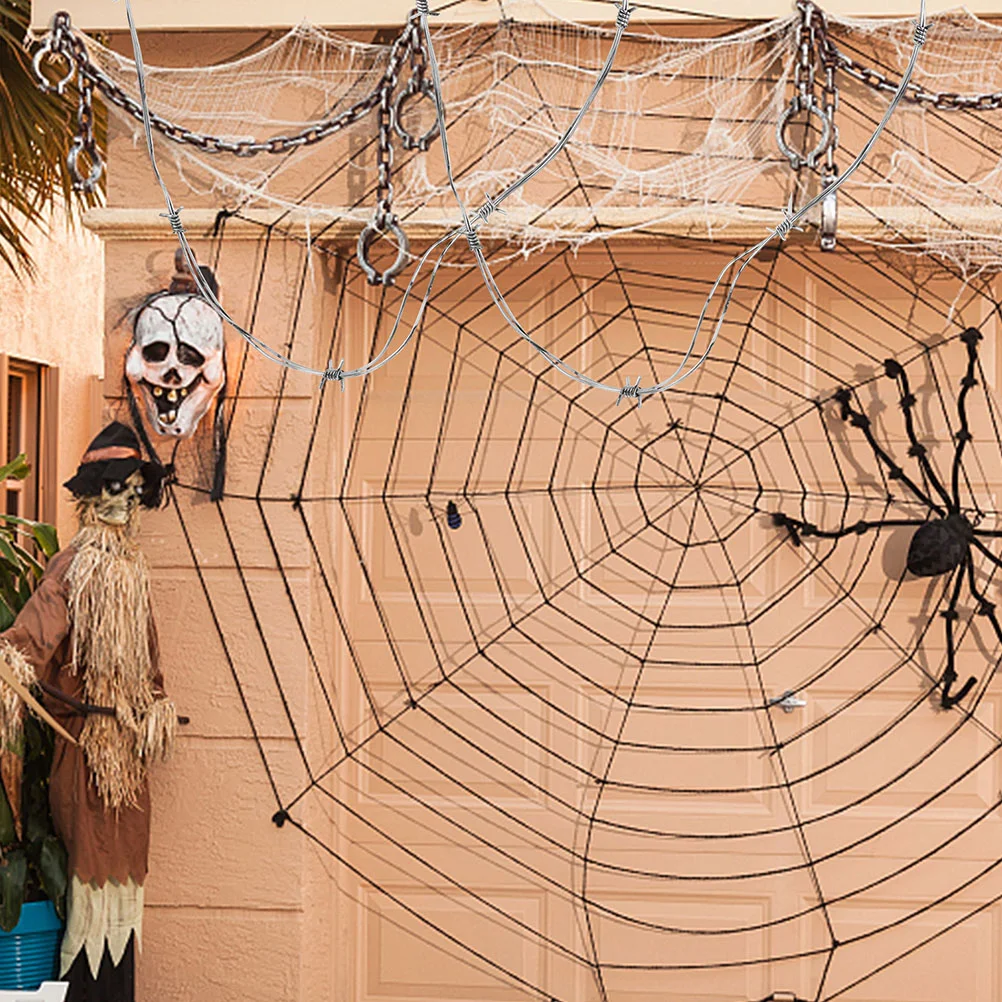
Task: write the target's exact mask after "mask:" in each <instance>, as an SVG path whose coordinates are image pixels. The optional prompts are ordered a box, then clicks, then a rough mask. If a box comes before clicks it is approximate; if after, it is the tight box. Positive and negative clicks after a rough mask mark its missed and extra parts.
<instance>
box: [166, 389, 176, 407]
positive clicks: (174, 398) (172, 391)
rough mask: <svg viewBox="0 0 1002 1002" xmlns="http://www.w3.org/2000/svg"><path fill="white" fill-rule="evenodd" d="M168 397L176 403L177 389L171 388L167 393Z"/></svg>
mask: <svg viewBox="0 0 1002 1002" xmlns="http://www.w3.org/2000/svg"><path fill="white" fill-rule="evenodd" d="M167 399H168V400H169V401H170V402H171V403H172V404H176V403H177V390H171V391H170V393H168V394H167Z"/></svg>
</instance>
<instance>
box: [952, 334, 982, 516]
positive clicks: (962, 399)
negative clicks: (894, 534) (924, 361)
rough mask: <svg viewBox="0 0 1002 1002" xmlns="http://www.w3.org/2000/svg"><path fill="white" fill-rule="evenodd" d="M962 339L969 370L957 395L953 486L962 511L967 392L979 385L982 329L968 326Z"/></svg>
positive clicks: (967, 437)
mask: <svg viewBox="0 0 1002 1002" xmlns="http://www.w3.org/2000/svg"><path fill="white" fill-rule="evenodd" d="M960 340H961V341H963V342H964V344H965V345H967V372H965V373H964V378H963V379H961V381H960V393H959V394H958V395H957V417H958V418H959V419H960V430H959V431H958V432H957V436H956V438H957V447H956V450H955V452H954V453H953V477H952V483H951V487H952V488H953V505H954V508H953V510H954V511H960V460H961V457H962V456H963V454H964V446H965V445H967V443H968V442H969V441H970V440H971V429H970V427H969V425H968V423H967V394H968V393H970V392H971V390H972V389H973V388H974V387H975V386H977V385H978V381H977V380H976V379H975V378H974V370H975V367H976V366H977V364H978V342H979V341H980V340H981V331H979V330H978V329H977V328H976V327H968V328H967V330H965V331H964V333H963V334H961V335H960Z"/></svg>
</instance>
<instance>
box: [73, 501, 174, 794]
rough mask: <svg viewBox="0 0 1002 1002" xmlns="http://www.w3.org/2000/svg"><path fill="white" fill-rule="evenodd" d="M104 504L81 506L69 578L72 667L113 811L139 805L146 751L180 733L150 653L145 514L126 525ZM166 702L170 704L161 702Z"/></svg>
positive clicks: (100, 783)
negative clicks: (157, 686)
mask: <svg viewBox="0 0 1002 1002" xmlns="http://www.w3.org/2000/svg"><path fill="white" fill-rule="evenodd" d="M96 502H97V499H90V498H83V499H81V500H80V501H79V503H78V513H79V516H80V530H79V532H78V533H77V535H76V537H75V538H74V539H73V543H72V546H73V548H74V549H75V550H76V553H75V555H74V557H73V562H72V563H71V565H70V568H69V572H68V575H67V581H68V584H69V611H70V619H71V622H72V624H73V643H72V665H71V667H72V670H73V671H74V672H76V673H80V674H81V676H82V678H83V690H84V697H85V699H86V701H87V702H88V703H93V704H95V705H98V706H112V707H114V708H115V714H116V715H115V716H114V717H111V716H107V715H104V714H91V715H90V716H88V717H87V721H86V723H85V724H84V727H83V731H82V733H81V735H80V744H81V745H82V746H83V749H84V754H85V755H86V758H87V765H88V767H89V768H90V772H91V774H92V775H93V777H94V782H95V784H96V786H97V789H98V792H99V793H100V794H101V797H102V799H103V800H104V802H105V804H106V805H107V806H108V807H109V808H114V809H117V808H119V807H122V806H135V805H136V804H137V803H138V797H139V794H140V792H141V791H142V789H143V784H144V783H145V780H146V757H147V753H149V752H155V753H157V754H159V755H161V756H163V755H165V754H166V752H167V750H168V748H169V746H170V743H171V740H172V738H173V734H174V728H175V726H176V714H175V713H174V707H173V704H170V703H169V702H168V701H166V700H159V701H158V700H157V699H156V696H157V694H156V693H155V691H154V686H153V664H152V659H151V655H150V646H151V645H150V596H149V571H148V568H147V564H146V559H145V558H144V556H143V554H142V552H141V551H140V549H139V544H138V541H137V530H138V516H137V514H136V512H135V511H133V512H132V514H131V515H130V517H129V519H128V521H127V522H126V523H125V524H124V525H122V526H116V525H108V524H106V523H104V522H103V521H101V519H100V518H99V517H98V508H99V504H98V503H96ZM158 702H159V703H161V704H166V705H157V704H158Z"/></svg>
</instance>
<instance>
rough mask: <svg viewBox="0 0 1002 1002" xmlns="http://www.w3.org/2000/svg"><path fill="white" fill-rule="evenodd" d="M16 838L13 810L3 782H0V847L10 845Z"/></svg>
mask: <svg viewBox="0 0 1002 1002" xmlns="http://www.w3.org/2000/svg"><path fill="white" fill-rule="evenodd" d="M16 838H17V829H16V828H15V827H14V812H13V811H12V810H11V809H10V801H9V800H8V799H7V791H6V790H5V789H4V785H3V783H0V848H2V847H3V846H8V845H10V844H11V843H12V842H13V841H14V840H15V839H16Z"/></svg>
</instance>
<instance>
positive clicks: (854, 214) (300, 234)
mask: <svg viewBox="0 0 1002 1002" xmlns="http://www.w3.org/2000/svg"><path fill="white" fill-rule="evenodd" d="M345 211H346V212H347V211H348V210H345ZM880 211H881V213H882V217H883V219H885V220H886V225H885V224H884V223H882V222H881V221H880V220H878V219H876V218H875V217H874V216H873V214H871V213H869V212H864V211H861V210H859V209H857V208H854V207H852V206H840V207H839V237H840V238H841V239H856V240H862V241H880V240H884V241H886V240H887V239H888V227H890V228H891V231H892V232H893V230H894V229H895V228H896V227H900V228H901V230H902V231H903V232H908V231H909V230H912V231H914V228H915V227H916V224H917V222H918V220H919V219H920V218H924V216H923V217H920V215H919V213H917V212H916V211H914V210H910V209H907V208H904V209H902V208H896V209H882V210H880ZM160 213H161V210H159V209H126V208H122V209H117V208H100V209H91V210H89V211H88V212H87V213H86V214H85V215H84V218H83V223H84V226H86V227H87V229H89V230H91V231H92V232H94V233H96V234H97V235H98V236H99V237H101V238H102V239H103V240H173V234H172V233H171V228H170V224H169V223H168V222H167V220H166V219H165V218H164V217H163V216H162V215H161V214H160ZM216 215H217V213H216V211H215V210H213V209H188V210H185V211H184V212H183V214H182V219H183V221H184V224H185V229H186V231H187V233H188V235H189V237H191V238H194V239H197V240H203V239H207V238H209V237H211V236H212V230H213V227H214V225H215V221H216ZM457 218H458V217H457V216H456V215H451V216H445V215H444V214H443V213H442V212H441V211H439V210H428V209H421V210H418V211H417V212H415V213H413V214H412V215H410V216H408V217H406V218H404V219H402V220H401V223H402V226H403V228H404V230H405V231H406V233H407V236H408V239H409V240H410V241H411V242H412V243H413V244H420V243H422V242H426V241H429V240H434V239H437V238H438V237H440V236H442V234H443V233H445V232H447V230H448V229H450V228H451V227H453V226H455V225H456V221H457ZM596 218H597V220H598V222H599V225H600V227H602V228H605V229H607V230H609V231H610V233H609V237H608V239H610V240H616V241H622V242H638V243H643V242H647V241H650V240H656V239H661V240H663V239H665V238H673V237H674V238H679V239H682V238H688V239H703V240H713V241H719V242H721V243H737V244H743V245H745V244H750V243H754V242H756V241H757V240H759V239H761V238H762V237H763V236H765V234H766V233H767V232H768V231H769V230H770V229H773V228H774V227H775V226H776V225H778V223H779V222H780V220H781V219H782V213H781V212H778V211H775V210H772V211H770V210H767V209H763V210H760V211H754V212H746V213H744V214H741V215H738V216H734V215H723V214H721V215H719V216H718V217H716V218H714V217H713V216H712V215H710V216H708V215H707V211H706V209H705V208H704V207H703V206H697V207H694V208H693V209H692V210H691V211H688V210H684V211H682V212H678V213H675V214H674V215H673V216H672V217H671V218H670V219H658V218H656V216H654V214H652V213H650V212H648V211H645V210H639V211H638V210H635V209H599V210H597V211H596V212H595V213H588V214H587V215H585V214H583V213H582V212H581V211H580V210H577V209H568V210H564V211H561V210H552V211H551V212H550V213H548V214H547V216H546V218H544V219H543V220H540V221H539V222H538V223H536V224H535V225H534V227H533V229H534V230H535V232H536V234H538V235H539V236H541V237H542V236H545V234H546V231H547V229H549V228H550V226H548V225H547V222H548V221H549V222H550V224H551V226H552V227H553V228H557V229H564V230H566V229H567V228H572V229H580V230H593V229H594V228H595V227H594V220H595V219H596ZM330 220H333V221H330ZM505 222H506V223H507V224H509V225H513V226H515V227H516V228H517V227H519V226H520V225H523V224H525V223H526V222H528V220H527V219H520V217H519V213H518V211H517V210H512V211H511V212H510V213H509V214H508V215H507V216H506V217H505ZM937 222H938V223H939V225H940V226H941V227H943V228H946V227H948V226H955V227H957V229H958V231H960V232H964V233H967V234H969V235H971V236H972V237H976V238H977V239H980V240H983V241H993V240H999V241H1002V217H1000V218H997V219H994V218H991V217H986V216H985V214H984V213H983V212H976V211H963V212H957V211H954V212H952V213H950V214H947V213H946V212H942V213H940V215H939V216H938V219H937ZM363 225H364V223H363V222H362V221H360V220H357V219H349V218H344V217H341V218H338V217H337V210H336V209H335V210H332V211H331V213H330V215H329V216H328V217H327V218H326V219H321V218H319V217H317V216H316V215H313V216H312V217H310V218H308V216H307V214H306V213H304V212H299V211H296V212H292V213H286V212H282V211H279V210H267V209H263V210H262V209H257V210H247V211H245V212H243V213H242V214H241V216H240V217H232V218H230V219H227V221H226V231H225V232H226V237H227V239H234V238H236V239H244V240H258V239H261V238H262V237H264V235H265V232H266V230H267V228H268V227H269V226H274V227H275V229H276V231H277V233H278V234H279V235H282V236H286V237H288V238H289V239H296V240H305V239H307V237H308V236H309V238H310V239H312V240H315V241H317V242H321V243H335V244H336V243H341V244H349V243H351V242H352V241H354V240H356V239H357V238H358V234H359V233H360V232H361V230H362V227H363ZM637 227H639V229H637ZM623 230H626V232H621V231H623ZM481 234H482V235H483V237H484V239H486V240H492V239H496V240H504V239H505V229H504V227H503V226H501V227H497V228H495V227H492V226H486V227H484V228H483V229H482V230H481ZM850 234H851V236H850ZM790 239H791V240H793V241H794V242H804V241H807V242H813V241H814V240H815V231H814V227H813V226H808V227H807V228H806V232H799V231H796V230H795V231H794V232H793V233H791V234H790Z"/></svg>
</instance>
